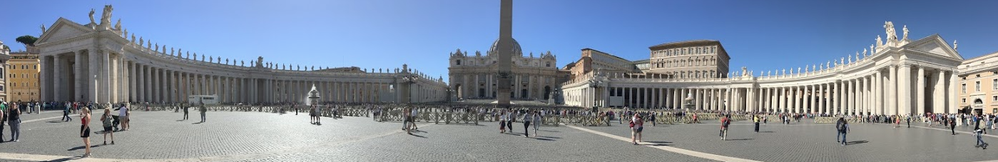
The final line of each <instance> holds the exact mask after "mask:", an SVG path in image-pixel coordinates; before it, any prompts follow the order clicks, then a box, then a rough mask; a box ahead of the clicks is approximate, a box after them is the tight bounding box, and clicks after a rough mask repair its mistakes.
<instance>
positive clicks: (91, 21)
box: [90, 8, 97, 24]
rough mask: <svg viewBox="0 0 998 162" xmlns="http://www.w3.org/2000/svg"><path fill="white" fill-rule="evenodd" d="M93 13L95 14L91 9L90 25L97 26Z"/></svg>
mask: <svg viewBox="0 0 998 162" xmlns="http://www.w3.org/2000/svg"><path fill="white" fill-rule="evenodd" d="M94 12H95V10H94V9H93V8H91V9H90V23H91V24H97V22H94Z"/></svg>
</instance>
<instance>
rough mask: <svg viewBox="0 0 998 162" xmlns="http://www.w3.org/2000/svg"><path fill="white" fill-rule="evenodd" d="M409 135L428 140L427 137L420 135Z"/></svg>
mask: <svg viewBox="0 0 998 162" xmlns="http://www.w3.org/2000/svg"><path fill="white" fill-rule="evenodd" d="M409 135H410V136H415V137H419V138H426V136H420V135H418V134H409Z"/></svg>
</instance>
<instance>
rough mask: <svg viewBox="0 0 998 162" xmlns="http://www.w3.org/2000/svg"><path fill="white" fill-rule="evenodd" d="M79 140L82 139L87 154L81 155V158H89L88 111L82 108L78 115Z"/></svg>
mask: <svg viewBox="0 0 998 162" xmlns="http://www.w3.org/2000/svg"><path fill="white" fill-rule="evenodd" d="M80 122H82V125H80V138H83V144H84V145H85V146H86V150H87V152H86V153H84V154H83V157H90V109H88V108H83V113H80Z"/></svg>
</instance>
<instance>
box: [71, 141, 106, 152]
mask: <svg viewBox="0 0 998 162" xmlns="http://www.w3.org/2000/svg"><path fill="white" fill-rule="evenodd" d="M90 144H91V145H90V149H94V148H97V147H100V146H103V145H93V144H94V143H93V141H90ZM85 148H87V146H76V147H73V148H69V150H66V151H74V150H82V149H85Z"/></svg>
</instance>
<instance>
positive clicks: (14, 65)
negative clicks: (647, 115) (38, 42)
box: [7, 47, 41, 102]
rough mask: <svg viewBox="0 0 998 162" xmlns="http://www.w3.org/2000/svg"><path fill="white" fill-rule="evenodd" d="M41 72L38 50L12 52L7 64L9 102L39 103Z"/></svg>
mask: <svg viewBox="0 0 998 162" xmlns="http://www.w3.org/2000/svg"><path fill="white" fill-rule="evenodd" d="M39 71H40V70H39V69H38V49H37V48H35V47H27V50H25V51H17V52H11V53H10V61H8V62H7V89H8V90H7V92H8V95H7V101H24V102H28V101H39V100H40V99H41V93H39V91H41V90H40V85H39V82H38V77H39V76H38V75H39V73H38V72H39Z"/></svg>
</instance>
